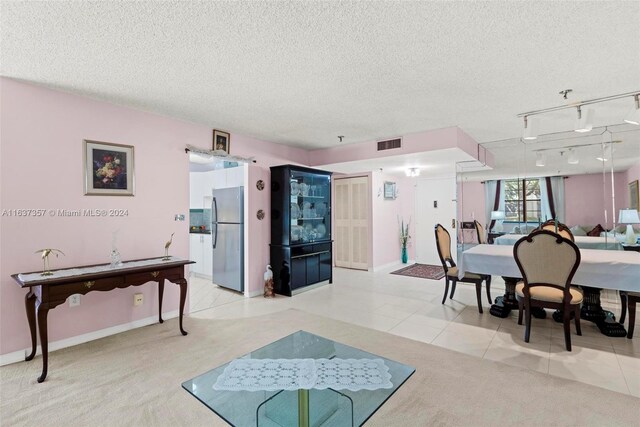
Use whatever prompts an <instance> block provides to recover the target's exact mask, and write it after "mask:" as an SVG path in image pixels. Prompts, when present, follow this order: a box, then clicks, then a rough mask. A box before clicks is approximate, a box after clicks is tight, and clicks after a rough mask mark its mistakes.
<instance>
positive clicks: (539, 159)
mask: <svg viewBox="0 0 640 427" xmlns="http://www.w3.org/2000/svg"><path fill="white" fill-rule="evenodd" d="M545 164H546V158H545V155H544V153H543V152H541V151H538V152H537V153H536V166H540V167H543V166H544V165H545Z"/></svg>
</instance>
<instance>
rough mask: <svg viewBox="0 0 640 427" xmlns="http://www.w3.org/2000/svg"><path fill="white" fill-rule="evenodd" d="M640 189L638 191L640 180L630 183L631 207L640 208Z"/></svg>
mask: <svg viewBox="0 0 640 427" xmlns="http://www.w3.org/2000/svg"><path fill="white" fill-rule="evenodd" d="M639 199H640V191H638V180H637V179H636V180H635V181H632V182H630V183H629V207H630V208H631V209H635V210H640V200H639Z"/></svg>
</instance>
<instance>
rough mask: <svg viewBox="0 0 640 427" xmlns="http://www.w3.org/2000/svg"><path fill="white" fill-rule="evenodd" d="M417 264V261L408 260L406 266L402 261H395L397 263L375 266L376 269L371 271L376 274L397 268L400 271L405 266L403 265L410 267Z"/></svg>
mask: <svg viewBox="0 0 640 427" xmlns="http://www.w3.org/2000/svg"><path fill="white" fill-rule="evenodd" d="M415 263H416V261H415V260H413V259H410V260H408V261H407V263H406V264H403V263H402V262H400V261H395V262H390V263H388V264H383V265H378V266H375V267H373V269H371V270H370V271H373V272H374V273H376V272H378V271H382V270H387V269H391V268H392V267H397V268H398V269H399V268H402V266H403V265H404V266H405V267H409V266H410V265H412V264H415Z"/></svg>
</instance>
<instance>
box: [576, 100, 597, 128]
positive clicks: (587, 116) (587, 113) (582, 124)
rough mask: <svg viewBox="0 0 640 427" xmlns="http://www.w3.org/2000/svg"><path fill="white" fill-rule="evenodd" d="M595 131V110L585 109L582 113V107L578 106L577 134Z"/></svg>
mask: <svg viewBox="0 0 640 427" xmlns="http://www.w3.org/2000/svg"><path fill="white" fill-rule="evenodd" d="M591 129H593V110H592V109H589V108H587V109H585V110H584V114H583V113H582V107H581V106H580V105H578V120H576V126H575V128H574V130H575V131H576V132H590V131H591Z"/></svg>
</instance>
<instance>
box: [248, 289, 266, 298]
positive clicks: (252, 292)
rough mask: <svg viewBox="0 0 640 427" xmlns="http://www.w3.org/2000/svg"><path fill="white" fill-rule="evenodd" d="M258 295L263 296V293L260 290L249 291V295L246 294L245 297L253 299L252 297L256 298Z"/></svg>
mask: <svg viewBox="0 0 640 427" xmlns="http://www.w3.org/2000/svg"><path fill="white" fill-rule="evenodd" d="M259 295H264V291H262V290H257V291H251V292H249V293H246V294H245V297H248V298H253V297H257V296H259Z"/></svg>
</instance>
